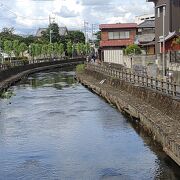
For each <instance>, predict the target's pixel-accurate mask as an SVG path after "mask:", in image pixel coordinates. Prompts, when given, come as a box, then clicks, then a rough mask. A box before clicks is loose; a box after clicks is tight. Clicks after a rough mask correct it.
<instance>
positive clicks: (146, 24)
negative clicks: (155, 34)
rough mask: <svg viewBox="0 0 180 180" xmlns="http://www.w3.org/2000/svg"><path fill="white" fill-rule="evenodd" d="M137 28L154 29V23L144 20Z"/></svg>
mask: <svg viewBox="0 0 180 180" xmlns="http://www.w3.org/2000/svg"><path fill="white" fill-rule="evenodd" d="M138 28H155V21H154V20H145V21H144V22H142V23H141V24H139V25H138Z"/></svg>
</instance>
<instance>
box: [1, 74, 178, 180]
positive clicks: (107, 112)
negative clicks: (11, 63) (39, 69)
mask: <svg viewBox="0 0 180 180" xmlns="http://www.w3.org/2000/svg"><path fill="white" fill-rule="evenodd" d="M73 75H74V73H73V72H47V73H37V74H35V75H32V76H31V77H29V78H28V79H26V80H24V81H23V82H22V83H20V84H18V85H17V86H15V87H13V88H12V90H13V92H14V94H16V95H15V96H12V97H11V98H10V99H2V100H1V101H0V179H3V180H4V179H5V180H6V179H7V180H11V179H25V180H29V179H33V180H34V179H35V180H36V179H37V180H39V179H53V180H54V179H72V180H76V179H77V180H81V179H83V180H86V179H88V180H89V179H93V180H94V179H108V180H109V179H113V180H114V179H127V180H131V179H132V180H136V179H137V180H139V179H144V180H148V179H163V180H164V179H172V180H175V179H180V174H179V173H180V169H179V167H178V166H176V164H175V163H174V162H173V161H172V160H171V159H170V158H168V157H167V156H166V155H165V154H164V153H163V152H162V151H161V148H159V146H157V145H154V143H153V141H152V139H151V138H149V137H148V136H147V135H146V134H145V133H144V132H142V131H141V129H140V128H139V126H137V125H136V124H132V123H129V120H128V119H127V118H126V117H124V116H123V115H122V114H120V113H119V112H118V111H117V110H116V109H114V108H112V107H111V106H109V104H107V103H105V102H104V101H103V100H102V99H100V98H99V97H98V96H96V95H94V94H92V93H91V92H89V91H88V90H87V89H85V88H84V87H82V86H81V85H80V84H78V83H76V82H75V81H74V79H73Z"/></svg>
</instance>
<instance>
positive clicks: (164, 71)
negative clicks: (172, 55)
mask: <svg viewBox="0 0 180 180" xmlns="http://www.w3.org/2000/svg"><path fill="white" fill-rule="evenodd" d="M165 14H166V7H165V6H163V76H166V62H165V53H166V52H165Z"/></svg>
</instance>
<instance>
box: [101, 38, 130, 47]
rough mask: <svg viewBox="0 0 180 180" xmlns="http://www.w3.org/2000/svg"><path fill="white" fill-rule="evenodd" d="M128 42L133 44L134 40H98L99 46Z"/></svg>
mask: <svg viewBox="0 0 180 180" xmlns="http://www.w3.org/2000/svg"><path fill="white" fill-rule="evenodd" d="M130 44H134V41H133V40H131V39H128V40H109V41H100V47H119V46H128V45H130Z"/></svg>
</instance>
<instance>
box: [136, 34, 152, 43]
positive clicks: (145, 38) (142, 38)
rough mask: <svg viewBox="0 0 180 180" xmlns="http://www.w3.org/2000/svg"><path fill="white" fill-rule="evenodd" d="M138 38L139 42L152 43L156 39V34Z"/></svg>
mask: <svg viewBox="0 0 180 180" xmlns="http://www.w3.org/2000/svg"><path fill="white" fill-rule="evenodd" d="M137 38H138V41H139V42H151V41H153V40H154V39H155V34H142V35H139V36H138V37H137Z"/></svg>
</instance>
